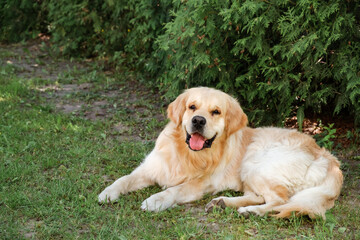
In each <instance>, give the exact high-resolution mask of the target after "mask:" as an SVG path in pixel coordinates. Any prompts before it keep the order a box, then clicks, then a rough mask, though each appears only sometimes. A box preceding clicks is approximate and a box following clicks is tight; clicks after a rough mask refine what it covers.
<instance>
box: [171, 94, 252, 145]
mask: <svg viewBox="0 0 360 240" xmlns="http://www.w3.org/2000/svg"><path fill="white" fill-rule="evenodd" d="M168 117H169V118H170V120H171V121H173V122H174V123H175V124H176V126H177V127H182V128H183V130H184V134H185V135H186V143H187V144H188V146H189V148H190V149H191V150H193V151H200V150H203V149H204V148H210V147H211V146H212V144H213V143H214V141H215V140H216V139H217V138H220V137H228V136H230V135H231V134H233V133H234V132H236V131H238V130H239V129H241V128H243V127H245V126H246V125H247V116H246V115H245V113H244V112H243V110H242V109H241V107H240V105H239V103H238V102H237V101H236V100H235V99H234V98H232V97H230V96H229V95H227V94H226V93H224V92H221V91H219V90H215V89H212V88H206V87H199V88H191V89H189V90H187V91H185V92H184V93H183V94H181V95H180V96H179V97H177V98H176V99H175V101H174V102H172V103H171V104H170V105H169V107H168Z"/></svg>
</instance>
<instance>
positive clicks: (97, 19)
mask: <svg viewBox="0 0 360 240" xmlns="http://www.w3.org/2000/svg"><path fill="white" fill-rule="evenodd" d="M14 2H16V1H10V0H0V5H1V6H7V7H8V8H9V6H14V4H13V3H14ZM18 2H21V3H22V4H23V6H26V7H22V8H20V9H19V10H18V11H20V12H21V14H17V15H16V16H15V15H14V14H12V15H14V16H13V17H15V19H17V20H18V21H14V26H12V25H11V24H10V20H9V18H10V17H11V16H10V15H11V14H10V13H8V12H6V10H0V11H2V12H6V13H7V14H8V15H3V14H2V15H1V18H0V24H1V29H2V31H1V33H0V34H1V39H6V38H7V37H8V36H9V35H6V33H7V32H15V30H16V29H18V31H20V32H21V31H22V32H21V33H24V32H27V33H29V32H31V31H34V32H36V31H37V32H38V31H39V30H41V29H46V30H47V31H48V33H49V34H51V36H52V38H51V39H52V41H53V47H54V49H59V50H61V52H62V53H65V54H72V55H79V54H84V55H85V56H88V57H89V56H90V57H93V56H97V57H106V58H107V59H109V61H110V62H111V63H113V64H126V65H128V66H129V67H131V68H133V69H134V70H135V71H136V72H138V73H143V74H144V75H146V76H147V77H148V79H151V81H153V82H154V83H156V84H157V86H158V87H159V88H160V89H161V90H163V91H164V92H165V95H166V96H167V97H168V98H169V99H173V98H174V97H175V96H176V95H177V94H178V93H179V92H180V91H181V90H182V89H184V88H187V87H193V86H199V85H204V86H213V87H217V88H220V89H222V90H224V91H226V92H229V93H231V94H233V95H234V96H236V97H237V98H238V99H239V101H240V102H241V104H242V105H243V106H244V108H245V111H246V113H247V114H248V115H249V117H250V121H251V122H253V123H255V125H257V124H260V123H261V124H275V123H281V121H283V120H284V119H285V118H286V117H288V116H291V115H294V114H296V115H297V117H298V120H299V123H301V122H302V119H303V118H304V116H305V113H307V112H309V111H312V112H321V111H330V112H332V113H333V114H349V113H350V114H352V115H353V116H354V117H355V120H356V122H357V123H360V114H358V113H359V112H360V2H359V1H356V0H345V1H343V0H330V1H320V0H318V1H312V0H311V1H310V0H299V1H291V0H290V1H289V0H277V1H272V0H264V1H255V0H251V1H250V0H238V1H229V0H221V1H220V0H214V1H208V0H187V1H186V0H184V1H179V0H174V1H169V0H168V1H166V0H149V1H142V0H128V1H125V0H116V1H115V0H105V1H104V0H56V1H55V0H44V1H31V0H22V1H20V0H18ZM25 3H26V4H25ZM29 3H32V4H29ZM29 8H30V9H32V10H33V11H30V12H31V14H32V15H31V14H30V12H29V11H28V10H27V9H29ZM9 14H10V15H9ZM28 14H30V15H31V16H30V15H29V16H30V17H28V18H27V19H28V23H27V25H28V26H31V27H24V26H22V27H18V26H17V27H15V25H16V24H15V23H17V24H20V26H21V19H24V18H25V16H27V15H28ZM9 16H10V17H9ZM39 16H40V20H41V21H40V20H39ZM44 16H45V17H44ZM31 19H33V22H31ZM22 24H23V23H22ZM44 24H46V26H44ZM4 26H5V28H4ZM4 29H5V30H4ZM9 29H10V30H9ZM21 33H20V35H19V36H22V35H21ZM8 38H9V37H8ZM7 40H9V39H7ZM300 125H301V124H300Z"/></svg>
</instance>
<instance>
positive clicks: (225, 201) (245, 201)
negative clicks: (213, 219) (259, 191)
mask: <svg viewBox="0 0 360 240" xmlns="http://www.w3.org/2000/svg"><path fill="white" fill-rule="evenodd" d="M263 203H265V199H264V198H263V197H262V196H259V195H256V194H255V193H254V192H245V194H244V196H241V197H218V198H214V199H213V200H211V202H209V203H208V204H207V205H206V207H205V211H206V212H211V211H212V209H213V208H214V206H219V207H221V208H225V207H233V208H239V207H243V206H249V205H258V204H263Z"/></svg>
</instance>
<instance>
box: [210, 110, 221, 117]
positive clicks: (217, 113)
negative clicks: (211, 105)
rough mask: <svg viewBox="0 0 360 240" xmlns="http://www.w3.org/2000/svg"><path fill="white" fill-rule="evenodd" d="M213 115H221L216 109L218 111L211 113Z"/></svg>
mask: <svg viewBox="0 0 360 240" xmlns="http://www.w3.org/2000/svg"><path fill="white" fill-rule="evenodd" d="M211 115H213V116H214V115H220V111H219V110H217V109H216V110H214V111H212V112H211Z"/></svg>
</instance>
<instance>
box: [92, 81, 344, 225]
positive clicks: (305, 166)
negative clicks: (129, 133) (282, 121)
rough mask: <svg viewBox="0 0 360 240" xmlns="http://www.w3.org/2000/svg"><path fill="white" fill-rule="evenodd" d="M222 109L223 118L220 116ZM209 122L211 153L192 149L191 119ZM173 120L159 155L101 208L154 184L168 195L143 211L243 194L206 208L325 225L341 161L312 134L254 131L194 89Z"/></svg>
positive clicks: (218, 99) (225, 102)
mask: <svg viewBox="0 0 360 240" xmlns="http://www.w3.org/2000/svg"><path fill="white" fill-rule="evenodd" d="M215 110H216V112H214V111H215ZM194 116H202V117H203V118H205V119H206V124H205V126H204V131H203V132H202V136H203V137H204V138H206V139H210V138H212V137H213V136H216V138H215V140H214V141H213V143H212V146H211V148H204V149H202V150H200V151H193V150H191V149H190V148H189V147H188V145H187V144H186V143H185V141H186V132H188V133H191V131H192V130H191V129H192V128H191V126H192V119H193V117H194ZM168 117H169V119H170V120H171V121H170V123H168V125H167V126H166V127H165V129H164V130H163V131H162V132H161V133H160V136H159V137H158V139H157V141H156V145H155V148H154V149H153V151H152V152H151V153H150V154H149V155H148V156H147V157H146V158H145V160H144V161H143V163H142V164H141V165H140V166H139V167H138V168H136V169H135V170H134V171H133V172H132V173H131V174H130V175H127V176H124V177H121V178H119V179H118V180H116V181H115V182H114V183H113V184H112V185H110V186H109V187H107V188H106V189H105V190H104V191H103V192H102V193H101V194H100V195H99V197H98V198H99V201H100V202H106V201H107V200H110V201H114V200H116V199H117V198H118V197H119V195H120V194H126V193H128V192H130V191H134V190H137V189H140V188H144V187H146V186H149V185H153V184H159V185H160V186H163V187H164V188H165V189H166V190H164V191H162V192H160V193H157V194H154V195H152V196H151V197H149V198H148V199H146V200H145V201H144V202H143V203H142V205H141V208H142V209H144V210H149V211H161V210H164V209H167V208H169V207H172V206H174V205H175V204H181V203H186V202H191V201H194V200H197V199H200V198H201V197H202V196H203V195H204V194H205V193H214V194H215V193H217V192H220V191H223V190H226V189H233V190H235V191H243V192H244V195H243V196H241V197H232V198H229V197H218V198H215V199H213V200H212V201H211V202H210V203H209V204H208V205H207V206H206V209H207V210H211V209H212V207H213V206H214V205H220V206H222V207H224V206H231V207H236V208H237V209H238V212H239V213H241V214H248V213H255V214H258V215H261V216H262V215H264V214H265V213H267V212H274V213H275V214H276V216H277V217H288V216H290V215H291V212H293V211H294V212H296V213H297V214H307V215H309V216H310V217H312V218H313V217H316V216H317V215H319V216H322V217H323V218H325V211H326V210H327V209H329V208H331V207H333V205H334V201H335V199H336V198H337V197H338V196H339V193H340V189H341V186H342V181H343V177H342V173H341V171H340V169H339V162H338V160H337V159H336V158H335V157H334V156H333V155H331V154H330V153H329V152H328V151H327V150H325V149H324V148H320V147H319V146H318V145H317V144H316V143H315V141H314V140H313V139H312V138H311V137H310V136H307V135H305V134H302V133H299V132H297V131H295V130H287V129H280V128H272V127H269V128H256V129H253V128H249V127H246V125H247V117H246V115H245V114H244V112H243V110H242V109H241V107H240V105H239V104H238V102H237V101H236V100H235V99H234V98H232V97H230V96H229V95H227V94H225V93H223V92H221V91H218V90H215V89H211V88H204V87H200V88H192V89H189V90H187V91H185V92H184V93H183V94H181V95H180V96H179V97H178V98H177V99H176V100H175V101H174V102H172V103H171V104H170V105H169V107H168Z"/></svg>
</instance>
